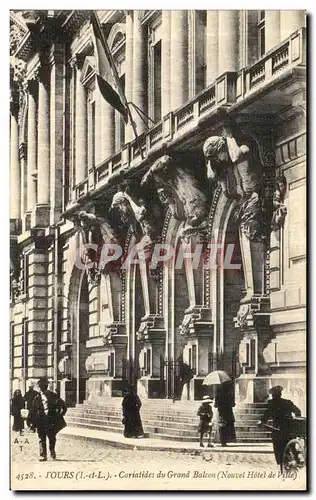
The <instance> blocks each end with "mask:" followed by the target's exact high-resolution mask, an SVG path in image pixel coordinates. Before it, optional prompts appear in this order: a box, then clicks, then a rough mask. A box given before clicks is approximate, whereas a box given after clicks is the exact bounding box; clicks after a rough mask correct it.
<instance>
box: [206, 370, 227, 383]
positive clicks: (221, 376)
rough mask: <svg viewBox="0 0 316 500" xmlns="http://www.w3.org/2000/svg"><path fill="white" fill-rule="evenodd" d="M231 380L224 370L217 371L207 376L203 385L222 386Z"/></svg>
mask: <svg viewBox="0 0 316 500" xmlns="http://www.w3.org/2000/svg"><path fill="white" fill-rule="evenodd" d="M229 380H231V378H230V376H229V375H228V374H227V373H226V372H224V371H223V370H215V371H213V372H211V373H209V374H208V375H206V377H205V379H204V380H203V384H202V385H220V384H223V383H224V382H228V381H229Z"/></svg>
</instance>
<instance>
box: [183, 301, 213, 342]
mask: <svg viewBox="0 0 316 500" xmlns="http://www.w3.org/2000/svg"><path fill="white" fill-rule="evenodd" d="M213 328H214V325H213V323H212V314H211V309H210V308H208V307H206V306H194V307H190V308H189V309H187V310H186V311H185V312H184V317H183V320H182V323H181V325H180V326H179V331H180V335H182V336H183V337H190V338H192V337H196V336H201V335H210V333H211V332H212V331H213Z"/></svg>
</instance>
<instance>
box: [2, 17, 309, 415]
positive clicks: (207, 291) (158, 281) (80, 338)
mask: <svg viewBox="0 0 316 500" xmlns="http://www.w3.org/2000/svg"><path fill="white" fill-rule="evenodd" d="M97 15H98V19H99V20H100V25H101V29H102V32H103V36H104V38H105V40H106V41H107V44H108V46H109V48H110V51H111V54H112V58H113V60H114V62H115V67H116V70H117V73H118V77H119V83H120V87H121V90H122V91H123V92H124V95H125V96H126V100H127V102H128V103H132V105H131V106H130V110H131V111H130V112H131V115H132V122H131V121H130V120H129V121H126V120H124V118H123V116H122V114H120V113H119V112H118V111H117V110H116V109H115V108H114V107H112V106H111V105H110V104H109V103H108V102H107V101H106V100H105V99H103V97H102V95H101V92H100V88H99V86H98V83H97V79H96V54H95V49H94V44H93V40H92V36H91V23H90V16H89V11H81V10H75V11H70V10H68V11H67V10H59V11H56V10H55V11H54V10H51V11H50V10H48V11H44V10H42V11H12V12H10V60H11V66H10V88H11V96H10V97H11V100H10V130H11V134H10V153H11V154H10V177H11V182H10V190H11V192H10V256H11V268H10V286H11V303H10V339H11V343H10V346H11V352H10V360H11V365H10V369H11V388H12V390H14V389H16V388H20V389H22V390H23V391H24V390H25V388H26V387H27V385H28V382H29V381H32V380H34V381H35V380H36V379H38V378H39V377H41V376H47V377H48V378H49V379H50V380H51V383H52V384H53V386H54V387H55V388H58V390H59V391H60V394H61V396H62V397H63V398H64V399H65V400H66V402H67V404H68V405H75V404H76V403H82V402H83V401H85V400H100V398H101V399H104V398H111V397H112V398H113V397H116V396H121V395H122V391H123V390H124V388H125V387H126V385H127V384H128V383H131V382H132V383H133V384H135V386H136V387H137V392H138V394H139V395H140V397H141V398H142V399H143V400H144V399H148V398H150V399H153V398H162V399H163V398H170V397H175V384H176V373H177V361H178V360H179V359H180V358H181V359H183V360H184V361H185V362H186V363H187V364H189V365H190V367H191V368H192V370H193V373H194V376H193V378H192V380H191V381H190V384H191V390H190V398H191V399H199V398H201V394H202V381H203V378H204V377H205V376H206V374H207V373H208V372H209V371H211V370H212V369H216V368H220V369H224V370H226V371H227V372H228V373H229V374H230V375H231V376H232V377H233V378H234V380H235V386H236V400H237V401H241V402H247V403H258V402H261V401H264V400H265V398H266V395H267V393H268V390H269V388H270V387H271V386H272V385H276V384H280V385H282V386H283V387H284V394H285V397H286V396H287V397H289V398H291V399H292V400H293V401H294V402H295V404H297V405H298V406H299V407H300V408H301V409H302V411H303V412H304V404H305V376H306V317H305V316H306V299H305V292H306V286H305V274H306V245H305V239H306V236H305V229H306V213H305V212H306V206H305V191H306V88H305V87H306V26H305V25H306V19H305V17H306V16H305V12H303V11H271V10H268V11H251V10H248V11H242V10H239V11H237V10H236V11H229V10H227V11H221V10H219V11H216V10H210V11H202V10H199V11H194V10H190V11H187V10H182V11H158V10H153V11H118V10H117V11H109V10H108V11H97ZM131 123H133V124H134V128H135V129H136V131H137V137H135V134H134V130H133V127H132V126H131ZM210 138H212V139H210ZM209 139H210V140H209ZM208 140H209V142H208ZM230 141H234V144H237V145H238V151H239V150H242V151H247V156H246V160H245V161H244V162H242V163H239V164H237V163H234V162H232V161H230V162H226V164H225V162H224V163H221V155H220V151H221V147H222V145H225V144H230ZM209 145H212V148H213V149H212V148H211V152H210V150H209ZM216 148H217V149H216ZM216 154H217V156H216ZM208 165H211V167H212V166H213V167H214V165H215V167H214V168H213V170H212V168H211V175H209V171H208V168H209V167H208ZM109 242H115V244H117V245H120V246H121V248H122V249H123V250H124V251H126V250H127V249H128V248H130V247H131V245H133V244H137V245H138V246H140V247H142V246H143V248H144V249H145V251H146V252H147V254H148V253H149V254H150V252H152V251H153V248H154V247H155V245H157V244H160V245H165V246H167V245H169V246H170V247H172V249H173V250H174V253H175V254H177V253H179V252H180V251H181V248H182V247H183V246H185V248H186V252H188V249H189V250H190V251H191V252H192V253H193V252H194V249H195V248H196V246H197V245H202V246H203V248H206V249H207V245H208V244H209V243H211V244H216V245H218V248H221V249H223V251H224V252H225V250H226V249H227V248H228V247H229V246H230V247H231V248H233V252H232V258H231V260H232V262H234V263H240V265H239V266H238V265H235V266H231V267H229V266H228V268H227V267H225V266H222V265H216V262H215V264H214V260H212V263H211V260H209V261H208V260H207V258H206V265H205V259H204V262H203V265H202V264H201V265H197V266H193V265H192V261H190V259H184V262H183V265H182V266H175V265H174V261H175V259H171V260H169V261H168V262H167V261H166V260H165V261H164V260H163V259H162V260H161V262H159V263H158V265H157V266H156V267H155V268H154V269H153V268H152V267H151V266H150V265H148V262H147V261H145V263H144V262H143V264H142V265H140V263H135V262H134V261H132V263H131V265H130V266H127V267H126V268H122V267H121V266H120V265H118V262H109V263H107V264H106V265H105V266H104V267H103V268H102V269H101V268H100V267H99V261H98V258H97V257H98V255H99V253H98V248H100V247H102V245H104V244H108V243H109ZM86 243H90V244H93V245H96V248H97V250H96V251H94V250H88V251H86V250H85V249H84V246H85V244H86ZM78 252H79V253H80V252H81V254H82V259H81V260H82V262H85V263H87V262H88V263H89V265H83V266H78V265H76V259H77V256H78ZM203 252H204V250H203ZM219 254H220V252H219ZM206 255H207V253H206ZM207 262H210V264H209V265H207Z"/></svg>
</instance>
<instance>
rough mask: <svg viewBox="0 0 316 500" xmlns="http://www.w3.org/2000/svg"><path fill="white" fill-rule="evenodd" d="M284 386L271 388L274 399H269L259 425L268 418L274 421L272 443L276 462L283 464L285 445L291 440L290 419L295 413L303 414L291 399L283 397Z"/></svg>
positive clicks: (297, 415) (298, 415)
mask: <svg viewBox="0 0 316 500" xmlns="http://www.w3.org/2000/svg"><path fill="white" fill-rule="evenodd" d="M282 391H283V387H281V386H280V385H276V386H274V387H272V388H271V389H270V390H269V393H270V394H271V396H272V399H270V401H268V408H267V410H266V411H265V413H264V415H263V417H262V420H261V421H260V422H259V425H261V424H264V423H265V422H267V421H268V420H272V421H273V427H274V429H273V430H272V434H271V437H272V443H273V451H274V456H275V460H276V463H277V464H278V465H281V464H282V458H283V453H284V450H285V446H286V444H287V442H288V440H289V435H288V434H289V425H288V424H289V420H290V419H292V418H293V416H292V415H293V413H294V415H295V416H296V417H300V416H301V412H300V410H299V409H298V408H297V406H295V404H294V403H293V402H292V401H290V400H289V399H283V398H282V397H281V396H282Z"/></svg>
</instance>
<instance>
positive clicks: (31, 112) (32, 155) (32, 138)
mask: <svg viewBox="0 0 316 500" xmlns="http://www.w3.org/2000/svg"><path fill="white" fill-rule="evenodd" d="M37 90H38V83H37V82H36V81H35V80H29V81H28V115H27V120H28V121H27V212H29V213H31V212H32V210H34V208H35V205H36V178H35V175H36V171H37V137H36V127H37V102H36V101H37V95H36V93H37Z"/></svg>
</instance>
